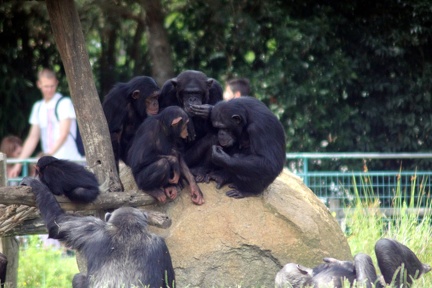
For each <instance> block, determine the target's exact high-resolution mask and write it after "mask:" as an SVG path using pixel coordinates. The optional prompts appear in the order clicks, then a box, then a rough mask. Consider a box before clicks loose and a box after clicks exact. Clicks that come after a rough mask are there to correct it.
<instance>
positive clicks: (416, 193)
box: [287, 153, 432, 215]
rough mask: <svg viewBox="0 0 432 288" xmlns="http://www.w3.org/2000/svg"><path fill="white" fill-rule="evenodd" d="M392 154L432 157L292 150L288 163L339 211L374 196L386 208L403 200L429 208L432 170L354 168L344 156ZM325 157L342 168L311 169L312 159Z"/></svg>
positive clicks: (333, 209)
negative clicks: (351, 167)
mask: <svg viewBox="0 0 432 288" xmlns="http://www.w3.org/2000/svg"><path fill="white" fill-rule="evenodd" d="M390 158H391V159H425V158H432V154H429V153H422V154H419V153H415V154H414V153H402V154H401V153H399V154H380V153H364V154H362V153H343V154H342V153H330V154H320V153H289V154H287V166H288V168H289V170H291V171H292V172H294V173H295V174H297V175H298V176H300V177H301V178H302V179H303V181H304V183H305V184H306V185H307V186H308V187H309V188H310V189H311V190H312V191H313V192H314V193H315V194H316V195H317V196H318V197H319V198H320V199H321V200H322V201H323V202H324V203H325V204H326V205H327V206H328V207H329V208H330V210H331V211H333V212H336V213H337V215H343V212H342V211H343V209H345V208H346V207H352V206H353V205H355V203H356V202H357V201H359V200H360V201H370V200H372V199H373V200H378V201H379V202H380V207H381V208H383V209H386V208H392V207H394V206H395V203H403V201H405V203H407V205H409V204H412V206H413V207H416V208H418V209H420V210H421V208H430V191H431V187H432V171H415V170H414V171H402V170H396V171H369V170H368V169H367V166H365V165H363V166H362V165H360V167H362V168H361V169H357V170H360V171H355V170H351V169H350V168H349V167H347V166H346V165H344V164H343V161H344V160H352V159H369V160H370V159H390ZM325 159H327V160H332V161H336V160H337V161H339V162H340V163H341V164H340V165H339V167H341V168H340V169H339V170H338V171H310V168H309V164H310V163H309V162H311V161H325ZM388 211H390V210H388Z"/></svg>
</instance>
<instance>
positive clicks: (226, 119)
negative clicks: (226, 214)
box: [210, 96, 285, 198]
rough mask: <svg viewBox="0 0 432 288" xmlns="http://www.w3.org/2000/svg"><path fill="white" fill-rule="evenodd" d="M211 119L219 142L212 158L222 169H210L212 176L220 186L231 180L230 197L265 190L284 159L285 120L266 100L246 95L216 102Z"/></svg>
mask: <svg viewBox="0 0 432 288" xmlns="http://www.w3.org/2000/svg"><path fill="white" fill-rule="evenodd" d="M211 120H212V123H213V126H214V127H215V128H217V129H218V134H217V138H218V142H219V145H220V146H218V145H213V147H212V155H211V157H212V162H213V163H214V164H215V165H217V166H219V167H221V168H222V169H221V170H218V171H214V172H212V173H210V178H211V179H213V180H215V181H216V183H217V187H218V188H219V187H221V186H222V185H224V184H226V183H232V184H231V185H230V187H231V188H233V189H232V190H230V191H228V192H227V195H228V196H230V197H234V198H242V197H247V196H251V195H257V194H259V193H261V192H263V190H264V189H265V188H266V187H267V186H268V185H270V184H271V183H272V182H273V180H274V179H275V178H276V177H277V176H278V175H279V173H280V172H281V171H282V169H283V166H284V163H285V133H284V130H283V127H282V124H281V123H280V122H279V120H278V119H277V118H276V116H275V115H274V114H273V113H272V112H271V111H270V110H269V109H268V108H267V106H265V105H264V103H262V102H261V101H259V100H257V99H256V98H253V97H246V96H244V97H240V98H236V99H232V100H229V101H223V102H219V103H217V104H216V105H215V106H214V107H213V110H212V111H211Z"/></svg>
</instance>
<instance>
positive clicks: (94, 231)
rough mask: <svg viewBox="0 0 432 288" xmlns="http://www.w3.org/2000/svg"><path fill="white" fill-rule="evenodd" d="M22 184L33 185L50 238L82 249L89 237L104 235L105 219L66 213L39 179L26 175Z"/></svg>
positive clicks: (95, 238)
mask: <svg viewBox="0 0 432 288" xmlns="http://www.w3.org/2000/svg"><path fill="white" fill-rule="evenodd" d="M21 185H24V186H30V187H32V190H33V193H35V195H36V204H37V206H38V207H39V210H40V212H41V215H42V219H43V220H44V223H45V225H46V226H47V229H48V232H49V237H50V238H54V239H58V240H60V241H63V242H66V244H67V245H68V246H69V247H71V248H73V249H80V248H81V247H82V245H83V244H84V243H85V242H86V241H89V239H92V240H95V241H97V239H100V237H101V236H102V233H103V231H104V226H105V224H106V223H105V222H104V221H102V220H100V219H98V218H96V217H90V216H88V217H81V216H75V215H69V214H66V213H65V212H64V211H63V209H62V208H61V207H60V205H59V203H58V202H57V200H56V199H55V197H54V195H53V194H52V193H51V191H50V190H49V188H48V187H47V186H46V185H45V184H43V183H42V182H40V181H39V180H37V179H34V178H30V177H26V178H24V179H23V180H22V182H21Z"/></svg>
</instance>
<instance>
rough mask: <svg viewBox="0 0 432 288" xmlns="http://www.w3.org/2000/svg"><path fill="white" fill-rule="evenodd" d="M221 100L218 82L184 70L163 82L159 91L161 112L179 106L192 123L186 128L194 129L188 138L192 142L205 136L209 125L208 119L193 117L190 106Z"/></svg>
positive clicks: (202, 74) (221, 94)
mask: <svg viewBox="0 0 432 288" xmlns="http://www.w3.org/2000/svg"><path fill="white" fill-rule="evenodd" d="M222 99H223V89H222V86H221V85H220V84H219V82H217V81H216V80H215V79H213V78H208V77H207V76H206V75H205V74H204V73H203V72H201V71H195V70H186V71H183V72H182V73H180V74H179V75H178V76H177V77H176V78H173V79H170V80H168V81H166V82H165V84H164V85H163V86H162V89H161V93H160V98H159V103H160V109H161V110H163V109H164V108H166V107H169V106H179V107H182V108H183V109H184V110H185V111H186V113H187V114H188V116H189V117H190V118H192V122H193V125H189V127H188V128H191V129H194V130H192V131H189V134H192V135H189V136H188V138H189V139H190V140H194V139H195V138H196V139H200V138H202V137H203V136H204V135H206V134H207V132H208V130H209V127H211V123H210V122H209V119H206V118H208V117H194V116H195V113H194V112H193V110H192V109H191V107H192V105H203V104H209V105H214V104H216V103H217V102H219V101H221V100H222ZM208 107H211V106H208ZM209 111H210V110H208V112H209ZM191 124H192V123H191Z"/></svg>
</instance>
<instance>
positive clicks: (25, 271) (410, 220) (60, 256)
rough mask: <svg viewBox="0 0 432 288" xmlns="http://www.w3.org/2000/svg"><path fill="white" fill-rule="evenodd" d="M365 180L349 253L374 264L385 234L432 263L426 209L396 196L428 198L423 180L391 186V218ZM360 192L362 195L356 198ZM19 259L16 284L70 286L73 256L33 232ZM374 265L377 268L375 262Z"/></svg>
mask: <svg viewBox="0 0 432 288" xmlns="http://www.w3.org/2000/svg"><path fill="white" fill-rule="evenodd" d="M368 183H370V181H368V179H367V178H365V179H363V180H362V183H359V184H358V185H357V186H358V187H359V189H360V191H359V190H358V189H355V190H354V191H353V193H354V195H355V196H356V197H355V200H354V202H353V203H352V205H351V206H350V207H347V208H348V209H346V215H347V217H346V219H345V226H346V227H347V228H346V231H345V234H346V236H347V239H348V243H349V245H350V247H351V251H352V254H353V255H355V254H357V253H360V252H361V253H366V254H368V255H370V256H371V257H372V259H373V261H374V263H375V265H376V263H377V262H376V258H375V252H374V245H375V243H376V241H377V240H378V239H380V238H381V237H386V238H392V239H396V240H398V241H399V242H401V243H403V244H405V245H406V246H408V247H409V248H410V249H411V250H413V251H414V253H416V255H418V257H419V259H420V260H421V261H422V262H424V263H428V264H432V238H431V236H432V225H431V224H432V222H431V215H430V213H427V214H425V216H424V217H422V218H421V220H419V215H418V214H417V213H416V212H415V211H414V210H413V208H418V207H419V203H416V202H415V201H410V202H409V203H406V202H403V201H400V200H398V199H402V198H404V197H400V196H411V197H408V198H409V199H414V197H412V196H414V195H421V196H424V197H423V199H430V195H429V194H426V191H425V190H424V185H423V183H417V179H416V177H413V178H412V183H411V189H410V191H401V190H400V183H398V185H397V187H395V198H394V199H395V201H394V207H396V209H397V210H398V211H399V212H400V213H399V214H398V216H396V217H393V218H388V217H386V216H385V215H383V214H382V213H381V212H380V210H379V208H380V207H379V205H380V203H379V200H378V198H377V197H375V196H374V195H375V193H374V190H373V187H371V186H370V185H369V184H368ZM428 193H429V192H428ZM360 194H361V195H366V197H365V198H363V200H360V197H359V195H360ZM406 194H408V195H406ZM404 199H406V198H404ZM366 208H367V209H366ZM426 208H432V205H431V202H429V201H428V202H427V203H426ZM19 261H20V262H19V263H20V265H19V269H18V287H42V288H45V287H46V288H48V287H50V288H53V287H71V282H72V278H73V275H74V274H75V273H77V272H78V268H77V265H76V262H75V257H66V256H64V253H62V251H60V250H53V249H45V248H43V247H42V244H41V242H40V240H39V238H38V237H37V236H30V237H29V242H28V245H25V247H21V250H20V259H19ZM376 267H377V269H378V266H377V265H376ZM377 272H378V273H379V271H377ZM239 287H240V286H239ZM257 287H258V286H257ZM346 287H349V285H347V286H346ZM413 287H417V288H420V287H432V272H430V273H428V274H426V275H424V276H423V277H421V278H420V279H419V280H417V281H416V282H415V284H414V286H413ZM269 288H272V287H269Z"/></svg>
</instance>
